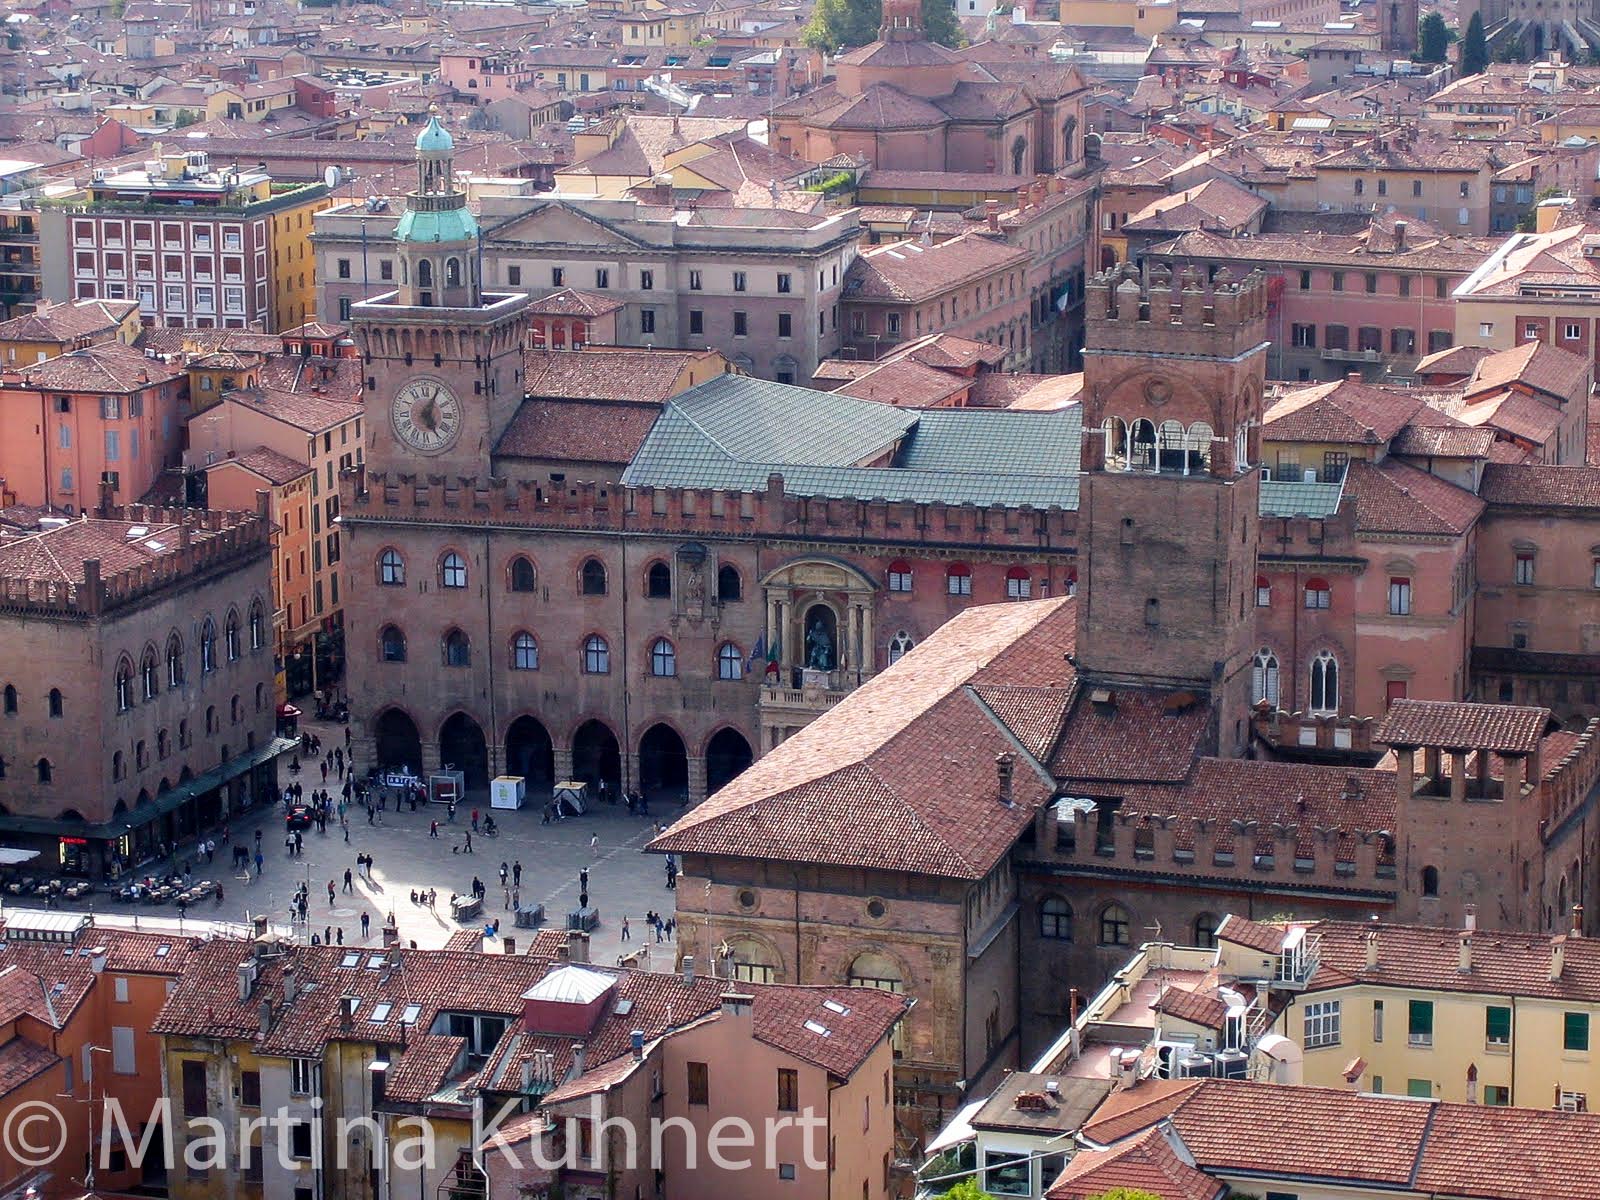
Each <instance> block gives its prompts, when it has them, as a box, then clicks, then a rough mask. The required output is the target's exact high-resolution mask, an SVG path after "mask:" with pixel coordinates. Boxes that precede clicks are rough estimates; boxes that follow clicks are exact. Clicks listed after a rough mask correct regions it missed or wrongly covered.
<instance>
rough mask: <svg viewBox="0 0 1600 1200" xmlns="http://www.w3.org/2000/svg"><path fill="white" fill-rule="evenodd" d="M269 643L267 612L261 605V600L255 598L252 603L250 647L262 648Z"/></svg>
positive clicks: (254, 648) (252, 648)
mask: <svg viewBox="0 0 1600 1200" xmlns="http://www.w3.org/2000/svg"><path fill="white" fill-rule="evenodd" d="M266 644H267V613H266V610H265V609H264V608H262V607H261V601H259V600H255V601H252V602H251V605H250V649H251V650H260V649H261V648H262V647H263V646H265V645H266Z"/></svg>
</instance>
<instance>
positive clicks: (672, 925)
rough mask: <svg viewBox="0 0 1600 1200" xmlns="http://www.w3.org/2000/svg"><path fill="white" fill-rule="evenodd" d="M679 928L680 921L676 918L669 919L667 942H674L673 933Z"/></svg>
mask: <svg viewBox="0 0 1600 1200" xmlns="http://www.w3.org/2000/svg"><path fill="white" fill-rule="evenodd" d="M677 927H678V919H677V918H676V917H668V918H667V941H669V942H670V941H671V940H672V931H673V930H674V929H676V928H677Z"/></svg>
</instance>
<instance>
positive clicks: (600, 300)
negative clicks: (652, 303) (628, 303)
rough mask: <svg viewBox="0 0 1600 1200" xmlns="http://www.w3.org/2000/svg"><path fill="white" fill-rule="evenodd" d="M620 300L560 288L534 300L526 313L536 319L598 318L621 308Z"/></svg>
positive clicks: (573, 289)
mask: <svg viewBox="0 0 1600 1200" xmlns="http://www.w3.org/2000/svg"><path fill="white" fill-rule="evenodd" d="M622 307H623V304H622V301H620V300H613V299H611V298H610V297H609V296H601V295H598V294H596V293H594V292H580V291H579V290H578V289H577V288H562V289H561V290H560V291H558V292H551V293H550V294H549V295H548V296H545V297H542V298H541V299H538V300H535V301H534V302H533V303H532V304H530V305H529V306H528V311H529V312H530V313H532V314H533V315H534V316H536V317H600V316H604V315H605V314H606V313H613V312H616V311H617V310H618V309H619V308H622Z"/></svg>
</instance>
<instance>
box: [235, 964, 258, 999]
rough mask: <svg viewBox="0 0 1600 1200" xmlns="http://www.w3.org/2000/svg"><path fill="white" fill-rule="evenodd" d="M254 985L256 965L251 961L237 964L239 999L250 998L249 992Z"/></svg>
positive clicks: (252, 989) (253, 988)
mask: <svg viewBox="0 0 1600 1200" xmlns="http://www.w3.org/2000/svg"><path fill="white" fill-rule="evenodd" d="M255 986H256V965H255V963H253V962H243V963H240V964H239V999H241V1000H248V999H250V993H251V992H253V991H254V990H255Z"/></svg>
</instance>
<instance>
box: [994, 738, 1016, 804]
mask: <svg viewBox="0 0 1600 1200" xmlns="http://www.w3.org/2000/svg"><path fill="white" fill-rule="evenodd" d="M1016 769H1017V756H1016V755H1015V754H1012V753H1011V751H1009V750H1007V751H1004V752H1003V753H1000V754H996V755H995V756H994V770H995V774H996V775H997V776H999V778H1000V803H1001V804H1004V805H1005V806H1006V807H1007V808H1010V807H1011V805H1012V803H1013V801H1012V799H1011V776H1012V774H1013V773H1014V772H1015V771H1016Z"/></svg>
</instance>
